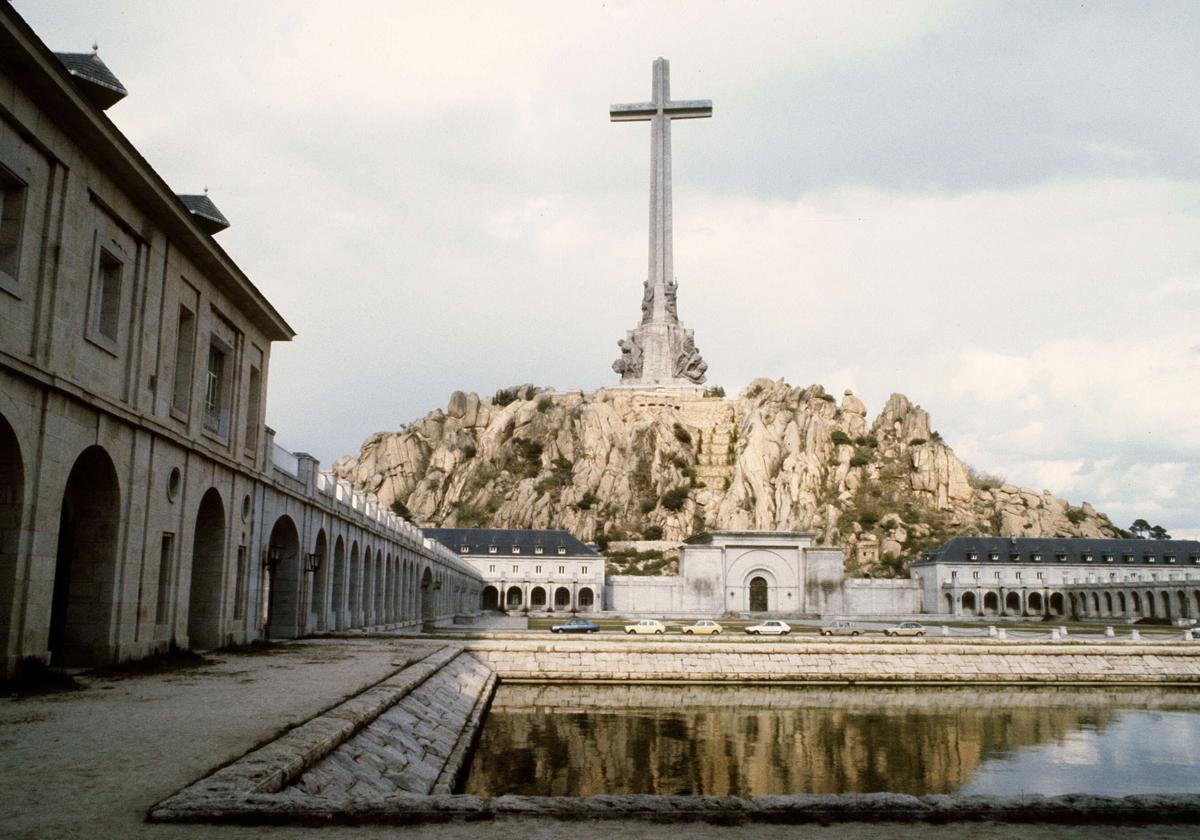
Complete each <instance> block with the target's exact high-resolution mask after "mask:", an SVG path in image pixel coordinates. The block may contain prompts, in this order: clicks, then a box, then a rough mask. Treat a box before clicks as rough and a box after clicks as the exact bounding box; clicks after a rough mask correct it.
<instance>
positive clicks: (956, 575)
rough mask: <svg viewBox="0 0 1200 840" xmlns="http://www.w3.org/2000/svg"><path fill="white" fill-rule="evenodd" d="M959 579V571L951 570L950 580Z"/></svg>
mask: <svg viewBox="0 0 1200 840" xmlns="http://www.w3.org/2000/svg"><path fill="white" fill-rule="evenodd" d="M957 577H958V571H957V570H955V569H951V570H950V580H955V579H956V578H957Z"/></svg>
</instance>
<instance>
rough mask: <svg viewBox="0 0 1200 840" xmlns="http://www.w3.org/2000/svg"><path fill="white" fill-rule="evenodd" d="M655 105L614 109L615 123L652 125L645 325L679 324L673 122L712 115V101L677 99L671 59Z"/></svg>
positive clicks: (655, 90)
mask: <svg viewBox="0 0 1200 840" xmlns="http://www.w3.org/2000/svg"><path fill="white" fill-rule="evenodd" d="M650 95H651V99H650V101H649V102H641V103H636V104H631V105H613V106H612V108H610V109H609V115H610V117H611V118H612V120H613V122H630V121H649V123H650V249H649V250H650V253H649V268H648V271H647V274H646V286H645V292H646V293H645V297H644V302H643V311H642V323H649V322H658V323H662V322H668V323H678V321H679V319H678V317H677V315H676V313H675V307H674V294H673V284H674V279H675V271H674V254H673V242H672V228H673V223H674V219H673V210H672V202H671V120H678V119H697V118H701V117H711V116H712V102H711V101H709V100H707V99H705V100H692V101H680V102H672V101H671V65H670V62H668V61H667V60H666V59H665V58H658V59H656V60H655V62H654V74H653V83H652V88H651V92H650Z"/></svg>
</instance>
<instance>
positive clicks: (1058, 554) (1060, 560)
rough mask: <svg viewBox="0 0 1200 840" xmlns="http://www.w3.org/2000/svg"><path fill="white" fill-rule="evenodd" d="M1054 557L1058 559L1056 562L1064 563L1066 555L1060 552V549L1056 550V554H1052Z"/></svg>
mask: <svg viewBox="0 0 1200 840" xmlns="http://www.w3.org/2000/svg"><path fill="white" fill-rule="evenodd" d="M1054 558H1055V559H1056V560H1058V562H1059V563H1066V562H1067V555H1066V554H1064V553H1063V552H1061V551H1060V552H1058V553H1057V554H1055V555H1054Z"/></svg>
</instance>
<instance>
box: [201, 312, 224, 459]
mask: <svg viewBox="0 0 1200 840" xmlns="http://www.w3.org/2000/svg"><path fill="white" fill-rule="evenodd" d="M205 377H206V378H205V385H204V428H205V429H207V430H208V431H210V432H212V433H213V434H215V435H216V436H217V437H219V438H227V437H228V436H229V379H230V377H229V348H228V347H227V346H226V345H225V343H224V342H222V341H220V340H219V339H217V337H216V336H213V337H212V339H210V340H209V343H208V370H207V371H206V373H205Z"/></svg>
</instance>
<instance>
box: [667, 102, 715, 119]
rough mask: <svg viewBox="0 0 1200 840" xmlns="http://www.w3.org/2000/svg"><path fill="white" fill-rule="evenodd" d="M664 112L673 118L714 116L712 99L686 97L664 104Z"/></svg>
mask: <svg viewBox="0 0 1200 840" xmlns="http://www.w3.org/2000/svg"><path fill="white" fill-rule="evenodd" d="M663 113H664V114H666V115H667V116H668V117H670V118H671V119H673V120H694V119H699V118H701V117H711V116H712V100H711V99H685V100H680V101H679V102H668V103H667V104H666V105H665V106H663Z"/></svg>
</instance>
